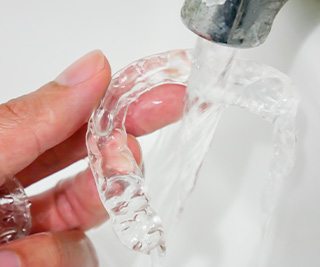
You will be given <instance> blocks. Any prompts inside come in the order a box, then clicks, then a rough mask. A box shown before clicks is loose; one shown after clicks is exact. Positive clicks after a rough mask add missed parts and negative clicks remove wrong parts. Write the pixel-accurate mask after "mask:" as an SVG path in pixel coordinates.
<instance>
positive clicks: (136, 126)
mask: <svg viewBox="0 0 320 267" xmlns="http://www.w3.org/2000/svg"><path fill="white" fill-rule="evenodd" d="M184 97H185V87H184V86H181V85H162V86H159V87H157V88H154V89H153V90H151V91H149V92H147V93H145V94H144V95H143V96H141V97H140V98H139V99H138V101H136V102H134V103H133V104H132V105H131V106H130V107H129V110H128V116H127V120H126V128H127V131H128V132H129V133H131V134H133V135H135V136H139V135H142V134H147V133H150V132H152V131H155V130H157V129H160V128H161V127H164V126H166V125H168V124H170V123H173V122H175V121H177V120H178V119H179V118H180V117H181V115H182V112H183V107H184ZM85 134H86V125H84V126H82V128H80V129H79V130H78V131H77V132H76V133H74V134H73V135H72V136H71V137H70V138H68V139H67V140H65V141H64V142H62V143H61V144H58V145H57V146H55V147H53V148H50V149H49V150H47V151H46V152H44V153H43V154H42V155H40V156H39V157H38V158H37V159H36V160H35V161H34V162H33V163H31V164H30V165H29V166H28V167H26V168H25V169H23V170H22V171H21V172H19V173H18V174H17V175H16V176H17V177H18V179H19V180H20V181H21V182H22V184H23V185H24V186H28V185H30V184H32V183H34V182H36V181H38V180H40V179H41V178H43V177H46V176H48V175H50V174H52V173H55V172H56V171H59V170H61V169H63V168H65V167H67V166H68V165H70V164H72V163H74V162H76V161H78V160H80V159H82V158H84V157H86V155H87V149H86V144H85ZM128 139H132V137H130V135H129V136H128ZM134 140H135V139H134ZM133 142H134V141H133ZM128 144H129V145H130V144H131V142H128ZM135 147H139V145H137V146H133V147H129V148H130V149H131V150H132V148H135ZM138 154H139V153H136V155H138Z"/></svg>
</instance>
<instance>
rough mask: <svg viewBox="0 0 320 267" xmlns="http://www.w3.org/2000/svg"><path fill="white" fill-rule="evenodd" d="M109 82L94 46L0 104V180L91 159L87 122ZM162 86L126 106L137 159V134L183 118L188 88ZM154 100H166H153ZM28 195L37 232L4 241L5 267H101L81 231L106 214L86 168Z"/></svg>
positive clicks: (39, 175) (23, 178)
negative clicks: (50, 77) (45, 79)
mask: <svg viewBox="0 0 320 267" xmlns="http://www.w3.org/2000/svg"><path fill="white" fill-rule="evenodd" d="M109 81H110V68H109V64H108V62H107V60H106V58H105V57H104V56H103V54H102V53H101V52H100V51H94V52H91V53H89V54H87V55H86V56H84V57H83V58H81V59H80V60H78V61H77V62H76V63H74V64H73V65H71V66H70V67H69V68H67V69H66V70H65V71H64V72H63V73H62V74H60V75H59V76H58V78H56V79H55V81H53V82H50V83H48V84H47V85H45V86H43V87H42V88H40V89H39V90H37V91H35V92H33V93H31V94H29V95H26V96H22V97H20V98H17V99H14V100H11V101H9V102H8V103H5V104H2V105H0V151H1V154H0V185H1V184H3V183H4V182H5V177H13V176H16V177H17V178H18V179H19V180H20V182H21V183H22V184H23V185H24V186H29V185H31V184H32V183H35V182H37V181H39V180H40V179H43V178H45V177H47V176H48V175H50V174H53V173H55V172H57V171H59V170H61V169H63V168H65V167H67V166H68V165H70V164H72V163H74V162H76V161H78V160H80V159H82V158H84V157H86V153H87V151H86V146H85V133H86V122H87V120H88V118H89V116H90V114H91V112H92V111H93V109H94V107H96V106H97V104H98V102H99V100H100V99H101V97H102V96H103V95H104V93H105V89H106V88H107V86H108V83H109ZM165 87H166V86H161V87H158V88H156V89H155V90H153V91H150V92H149V93H148V94H145V95H143V96H142V97H141V98H140V99H139V101H138V102H137V103H133V104H132V105H131V106H130V108H129V110H130V112H129V113H128V114H129V115H128V117H127V121H126V127H127V131H128V133H129V135H128V146H129V148H130V149H131V150H132V153H133V155H134V157H135V159H136V161H137V162H138V164H139V163H141V160H142V156H141V152H140V148H139V144H138V142H137V140H136V139H135V137H134V136H139V135H142V134H146V133H149V132H152V131H154V130H156V129H158V128H160V127H163V126H165V125H167V124H169V123H171V122H174V121H176V120H177V119H179V117H180V116H181V113H182V110H183V98H184V93H185V89H184V88H183V87H182V86H179V85H171V87H172V88H170V90H168V89H167V88H165ZM153 100H157V101H158V100H161V101H162V103H163V104H162V105H154V104H152V102H153ZM119 160H121V159H119ZM115 164H116V163H115ZM30 201H31V203H32V206H31V214H32V222H33V226H32V234H31V235H30V236H28V237H26V238H24V239H21V240H17V241H13V242H11V243H8V244H5V245H1V246H0V267H43V266H46V267H87V266H88V267H89V266H90V267H95V266H98V263H97V257H96V254H95V251H94V249H93V246H92V244H91V243H90V241H89V239H88V238H87V237H86V236H85V233H84V231H85V230H87V229H90V228H92V227H94V226H97V225H99V224H101V223H102V222H104V221H105V220H106V219H107V218H108V214H107V213H106V211H105V209H104V208H103V206H102V204H101V202H100V199H99V197H98V193H97V191H96V187H95V183H94V179H93V176H92V174H91V171H90V170H89V169H87V170H85V171H83V172H81V173H79V174H77V175H75V176H74V177H71V178H68V179H66V180H63V181H61V182H59V183H58V185H57V186H56V187H55V188H53V189H51V190H49V191H47V192H44V193H42V194H39V195H36V196H34V197H31V198H30Z"/></svg>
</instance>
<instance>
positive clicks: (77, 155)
mask: <svg viewBox="0 0 320 267" xmlns="http://www.w3.org/2000/svg"><path fill="white" fill-rule="evenodd" d="M86 131H87V124H85V125H84V126H82V127H81V128H80V129H79V130H78V131H77V132H76V133H74V134H73V135H72V136H71V137H70V138H68V139H67V140H65V141H64V142H62V143H60V144H59V145H57V146H55V147H53V148H50V149H49V150H47V151H46V152H44V153H43V154H42V155H40V156H39V157H38V158H37V159H36V160H35V161H34V162H32V163H31V164H30V165H29V166H28V167H26V168H25V169H23V170H22V171H21V172H19V173H18V174H17V175H16V177H17V178H18V179H19V180H20V182H21V183H22V185H23V186H29V185H31V184H32V183H35V182H37V181H38V180H40V179H41V178H43V177H47V176H49V175H51V174H53V173H55V172H57V171H59V170H61V169H63V168H65V167H67V166H69V165H70V164H72V163H74V162H76V161H78V160H80V159H82V158H84V157H85V156H86V155H87V149H86V145H85V136H86Z"/></svg>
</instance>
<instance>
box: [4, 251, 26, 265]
mask: <svg viewBox="0 0 320 267" xmlns="http://www.w3.org/2000/svg"><path fill="white" fill-rule="evenodd" d="M20 266H21V264H20V260H19V257H18V255H17V254H15V253H14V252H11V251H0V267H20Z"/></svg>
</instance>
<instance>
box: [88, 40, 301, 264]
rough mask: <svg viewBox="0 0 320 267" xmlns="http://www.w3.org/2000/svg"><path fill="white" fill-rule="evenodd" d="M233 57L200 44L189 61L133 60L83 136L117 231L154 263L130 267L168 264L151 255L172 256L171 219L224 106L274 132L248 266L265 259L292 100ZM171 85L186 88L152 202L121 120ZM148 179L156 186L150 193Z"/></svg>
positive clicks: (286, 90)
mask: <svg viewBox="0 0 320 267" xmlns="http://www.w3.org/2000/svg"><path fill="white" fill-rule="evenodd" d="M234 54H235V53H234V50H233V49H231V48H227V47H223V46H218V45H215V44H212V43H209V42H207V41H204V40H199V41H198V44H197V47H196V49H195V51H194V53H193V56H191V54H190V53H189V52H188V51H172V52H168V53H163V54H160V55H156V56H152V57H149V58H145V59H143V60H140V61H137V62H135V63H133V64H132V65H130V66H129V67H128V68H126V69H124V70H122V71H121V72H119V73H118V74H117V75H116V76H115V77H114V79H113V81H112V83H111V85H110V87H109V89H108V91H107V92H108V94H107V95H106V96H105V98H104V100H103V101H102V103H101V105H100V107H99V108H98V110H97V111H96V112H95V113H94V114H93V116H92V118H91V120H90V123H89V131H88V135H87V144H88V150H89V155H90V163H91V167H92V170H93V172H94V175H95V177H96V181H97V186H98V189H99V192H100V195H101V199H102V201H103V203H104V205H105V207H106V209H107V210H108V212H109V214H110V216H111V218H112V221H113V227H114V229H115V232H116V233H117V235H118V237H119V238H120V240H121V241H122V242H123V243H124V244H125V245H126V246H128V247H129V248H131V249H134V250H137V251H140V252H144V253H147V254H150V253H151V254H152V259H153V260H152V261H153V262H152V263H151V262H150V261H148V260H146V258H145V257H138V256H137V260H136V261H135V263H134V264H133V265H134V266H136V267H140V266H151V265H152V266H154V267H159V266H168V265H167V263H166V260H165V257H164V258H163V259H162V260H160V258H161V257H159V256H158V253H157V252H156V251H160V253H161V254H163V253H164V251H165V247H167V249H168V250H169V251H170V250H174V248H170V243H171V239H172V238H173V237H172V236H173V233H174V229H175V227H176V225H177V219H178V217H179V214H180V213H181V212H182V211H183V208H184V204H185V201H186V199H187V198H188V196H189V195H190V193H191V192H192V190H193V189H194V187H195V186H196V181H197V174H198V171H199V169H200V168H201V164H202V162H203V160H204V158H205V155H206V152H207V150H208V148H209V145H210V143H211V141H212V138H213V136H214V133H215V129H216V126H217V124H218V122H219V119H220V116H221V114H222V112H223V111H224V110H225V109H227V108H228V107H230V106H238V107H241V108H244V109H247V110H249V111H250V112H252V113H254V114H257V115H258V116H260V117H262V118H263V119H264V120H267V121H268V122H270V123H271V124H272V125H273V128H274V131H273V148H274V152H273V158H272V159H271V166H270V173H269V177H268V179H267V182H266V184H265V190H264V194H263V195H262V196H261V203H263V204H262V209H263V214H264V216H263V217H264V219H263V221H264V225H262V226H261V227H263V228H264V230H263V232H264V235H263V237H262V239H261V242H260V252H261V254H259V253H258V255H252V259H251V262H257V263H258V262H259V261H260V259H261V258H262V257H260V256H262V255H265V254H266V253H265V252H264V251H265V250H266V249H267V244H268V240H270V238H272V236H271V233H270V231H269V224H270V221H271V219H272V215H273V211H274V209H275V206H276V203H277V199H278V197H279V195H280V193H281V185H282V182H283V180H284V178H285V177H286V176H287V175H288V174H289V172H290V170H291V169H292V166H293V164H294V148H295V142H296V138H295V116H296V111H297V106H298V101H297V97H296V95H295V92H294V90H293V87H292V85H291V82H290V80H289V79H288V78H287V77H286V76H285V75H283V74H281V73H280V72H279V71H277V70H275V69H273V68H271V67H268V66H264V65H260V64H257V63H254V62H251V61H245V60H239V59H234ZM192 58H193V59H192ZM191 62H192V67H191ZM173 83H174V84H182V85H186V84H187V83H188V96H187V101H186V107H185V114H184V117H183V119H182V121H181V122H180V123H177V124H175V125H172V126H170V127H168V129H167V130H166V132H165V135H164V136H162V137H161V139H160V140H159V142H158V145H157V147H156V148H154V149H153V151H154V153H153V160H152V161H151V162H150V164H149V165H148V170H150V173H149V172H147V177H148V180H149V181H150V182H149V187H150V189H151V193H153V194H151V196H153V195H155V193H157V197H154V198H152V199H151V202H150V200H149V197H147V195H146V192H145V187H144V183H145V181H144V176H143V174H142V172H141V170H140V168H139V167H138V166H137V164H136V163H135V161H134V158H133V156H132V154H131V153H130V150H129V149H128V148H127V146H126V133H125V128H124V120H125V116H126V110H127V107H128V106H129V105H130V103H132V102H134V101H135V100H137V99H138V98H139V96H141V95H142V94H143V93H145V92H147V91H149V90H152V88H154V87H156V86H158V85H160V84H173ZM115 140H116V141H115ZM119 140H120V141H119ZM121 140H122V141H121ZM112 142H113V143H114V142H115V143H116V144H118V150H117V151H118V152H120V153H121V154H122V156H124V157H125V158H126V159H128V160H130V161H131V162H132V167H131V168H130V169H129V170H122V171H119V170H116V168H114V167H112V166H109V165H108V164H106V162H109V161H108V153H110V152H108V151H109V150H108V149H109V148H110V146H109V144H110V143H112ZM173 148H174V149H173ZM213 175H214V174H213ZM154 181H157V185H156V189H153V190H152V183H153V182H154ZM159 188H161V191H160V192H159ZM151 204H152V206H153V207H154V208H151ZM155 211H157V213H156V212H155ZM158 214H159V216H158ZM160 218H161V220H160ZM165 235H166V241H165V238H164V236H165ZM159 248H160V249H159ZM147 261H148V262H147Z"/></svg>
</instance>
